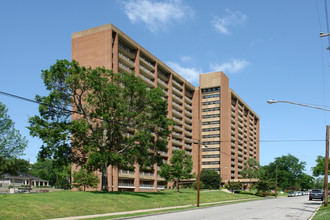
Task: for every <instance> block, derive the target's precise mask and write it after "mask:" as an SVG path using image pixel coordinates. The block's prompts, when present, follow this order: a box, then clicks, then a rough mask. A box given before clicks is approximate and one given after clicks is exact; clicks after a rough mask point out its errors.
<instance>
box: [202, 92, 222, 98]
mask: <svg viewBox="0 0 330 220" xmlns="http://www.w3.org/2000/svg"><path fill="white" fill-rule="evenodd" d="M216 97H220V94H219V93H217V94H212V95H203V96H202V99H210V98H216Z"/></svg>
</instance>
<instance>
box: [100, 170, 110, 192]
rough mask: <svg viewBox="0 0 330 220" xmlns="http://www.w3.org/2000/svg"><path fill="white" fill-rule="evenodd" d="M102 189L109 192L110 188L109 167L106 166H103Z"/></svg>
mask: <svg viewBox="0 0 330 220" xmlns="http://www.w3.org/2000/svg"><path fill="white" fill-rule="evenodd" d="M101 182H102V187H101V190H102V191H103V192H109V187H108V166H107V165H106V164H104V165H103V169H102V181H101Z"/></svg>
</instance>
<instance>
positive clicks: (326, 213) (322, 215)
mask: <svg viewBox="0 0 330 220" xmlns="http://www.w3.org/2000/svg"><path fill="white" fill-rule="evenodd" d="M328 219H330V206H327V207H324V205H322V206H321V208H320V209H319V210H318V211H317V213H316V214H315V216H314V217H313V220H328Z"/></svg>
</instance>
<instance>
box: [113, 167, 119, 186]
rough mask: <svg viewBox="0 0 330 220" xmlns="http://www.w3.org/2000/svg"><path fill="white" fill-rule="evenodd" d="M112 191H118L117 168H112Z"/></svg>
mask: <svg viewBox="0 0 330 220" xmlns="http://www.w3.org/2000/svg"><path fill="white" fill-rule="evenodd" d="M113 191H118V167H114V168H113Z"/></svg>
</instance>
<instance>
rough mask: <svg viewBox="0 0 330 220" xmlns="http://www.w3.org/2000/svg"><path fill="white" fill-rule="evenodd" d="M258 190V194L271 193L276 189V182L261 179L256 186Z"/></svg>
mask: <svg viewBox="0 0 330 220" xmlns="http://www.w3.org/2000/svg"><path fill="white" fill-rule="evenodd" d="M256 189H257V190H258V192H259V191H262V192H269V191H270V190H272V189H275V182H274V181H272V180H267V179H260V180H259V181H258V182H257V184H256ZM258 192H257V193H258Z"/></svg>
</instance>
